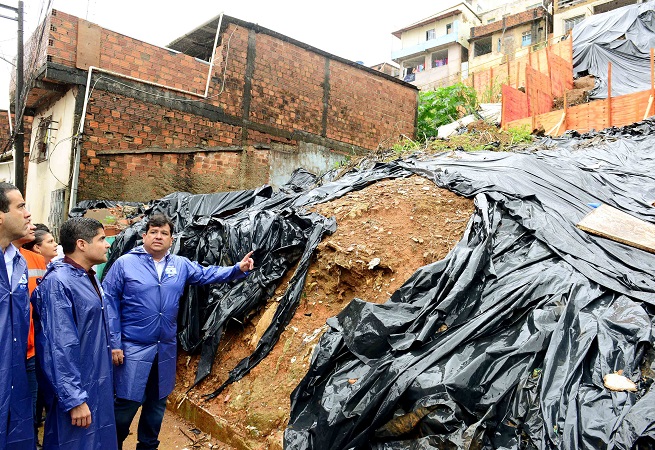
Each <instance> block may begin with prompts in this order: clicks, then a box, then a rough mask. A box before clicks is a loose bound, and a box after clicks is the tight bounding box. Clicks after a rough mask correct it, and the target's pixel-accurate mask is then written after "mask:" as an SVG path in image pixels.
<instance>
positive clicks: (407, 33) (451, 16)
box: [392, 0, 552, 89]
mask: <svg viewBox="0 0 655 450" xmlns="http://www.w3.org/2000/svg"><path fill="white" fill-rule="evenodd" d="M550 2H551V0H515V1H508V0H504V1H502V0H500V1H498V0H496V1H486V2H484V1H476V0H465V1H463V2H460V3H457V4H455V5H454V6H451V7H449V8H446V9H443V10H441V11H439V12H437V13H436V14H434V15H432V16H430V17H428V18H425V19H423V20H420V21H418V22H415V23H413V24H410V25H408V26H406V27H404V28H402V29H400V30H398V31H394V32H393V33H392V34H393V36H395V37H397V38H398V39H400V41H401V48H400V49H399V50H396V51H394V52H392V60H393V61H394V62H396V63H397V64H399V65H400V78H402V79H403V80H404V81H407V82H409V83H412V84H414V85H415V86H417V87H418V88H419V89H433V88H435V87H439V86H448V85H451V84H453V83H456V82H458V81H461V80H462V79H465V78H467V77H468V74H469V72H471V71H475V70H481V69H483V68H486V67H489V66H492V65H494V64H500V63H502V62H504V61H505V60H507V59H508V58H513V57H514V56H515V55H517V54H519V55H520V54H521V53H522V52H526V53H527V52H528V51H529V49H530V47H531V46H535V45H536V44H539V43H543V42H545V40H546V38H547V35H548V33H549V32H550V31H551V30H552V16H551V15H550V14H549V12H548V11H549V3H550Z"/></svg>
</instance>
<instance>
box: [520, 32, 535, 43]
mask: <svg viewBox="0 0 655 450" xmlns="http://www.w3.org/2000/svg"><path fill="white" fill-rule="evenodd" d="M530 44H532V31H524V32H523V34H522V35H521V47H528V46H529V45H530Z"/></svg>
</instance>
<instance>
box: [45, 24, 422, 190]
mask: <svg viewBox="0 0 655 450" xmlns="http://www.w3.org/2000/svg"><path fill="white" fill-rule="evenodd" d="M49 20H50V27H49V30H50V31H49V39H48V43H47V47H48V58H47V59H48V64H51V65H56V66H57V70H59V71H60V72H61V71H62V70H64V69H65V71H67V72H68V75H67V76H69V79H76V80H78V81H77V83H80V85H79V88H78V89H79V93H78V98H83V95H82V94H83V92H84V89H85V87H84V86H83V85H82V84H81V83H82V82H81V81H79V80H82V79H84V81H86V79H85V77H86V71H83V70H80V69H77V68H76V55H77V35H78V23H83V22H79V19H78V18H77V17H74V16H71V15H68V14H65V13H62V12H60V11H53V15H52V17H51V18H50V19H49ZM224 25H225V27H224V29H223V31H222V34H221V40H220V42H219V46H218V47H217V49H216V61H215V65H214V68H213V71H212V81H211V83H210V89H209V92H208V94H209V98H208V99H200V98H198V97H195V96H192V95H188V94H184V93H181V92H176V91H170V90H166V89H163V88H159V87H153V86H151V85H145V84H140V83H137V82H135V81H133V80H132V81H130V80H121V79H120V78H117V77H114V76H111V75H105V74H102V73H100V74H99V76H101V77H103V78H104V80H100V82H98V83H95V80H97V79H98V78H96V76H95V75H94V90H93V92H92V95H91V98H90V101H89V104H88V109H87V115H86V122H85V132H84V135H85V136H84V140H83V143H82V155H81V166H80V186H79V193H78V198H79V199H80V200H82V199H89V198H110V199H122V200H139V201H147V200H150V199H153V198H158V197H161V196H163V195H165V194H167V193H169V192H171V191H176V190H182V191H189V192H193V193H200V192H212V191H221V190H230V189H244V188H253V187H257V186H260V185H261V184H264V183H267V182H268V181H269V175H270V173H269V172H270V167H269V149H270V146H269V144H271V143H282V144H286V145H291V146H296V145H297V144H298V142H299V140H306V141H307V142H313V143H315V144H318V145H322V146H323V147H324V148H326V150H328V151H334V152H337V153H343V152H346V151H349V152H351V151H352V150H351V149H356V150H357V151H362V150H364V149H370V150H375V149H377V148H378V145H379V144H380V143H381V142H390V141H391V143H393V141H395V140H396V139H398V137H399V136H400V135H401V134H405V135H413V133H414V127H415V115H416V103H417V91H416V89H415V88H413V87H412V86H409V85H406V84H403V83H398V82H397V81H396V80H393V79H390V78H389V77H385V76H384V75H382V74H380V73H378V72H374V71H372V70H369V69H364V68H363V67H361V66H358V65H355V64H354V63H348V62H347V61H345V60H341V59H340V58H337V57H334V56H333V55H329V54H327V53H324V52H321V51H317V50H316V49H312V48H311V47H308V46H306V45H304V44H302V43H299V42H297V41H293V40H292V39H289V38H286V37H284V36H281V35H278V34H276V33H274V32H270V30H265V29H261V28H260V27H258V26H254V25H252V24H245V23H244V22H241V21H238V20H236V19H234V20H232V21H226V22H225V23H224ZM247 25H248V26H247ZM100 33H101V42H102V45H101V46H100V48H99V52H100V54H99V59H100V67H102V68H103V69H106V70H111V71H115V72H119V73H121V74H124V75H127V76H130V77H134V78H138V79H143V80H147V81H151V82H154V83H158V84H163V85H166V86H171V87H175V88H178V89H182V90H186V91H191V92H203V93H204V90H205V83H206V78H207V73H208V70H209V64H207V63H205V62H202V61H198V60H196V59H195V58H193V57H191V56H187V55H184V54H182V53H176V52H174V51H172V50H168V49H165V48H160V47H156V46H153V45H150V44H146V43H144V42H141V41H137V40H135V39H132V38H129V37H127V36H124V35H121V34H119V33H115V32H112V31H109V30H104V29H101V30H100ZM61 67H64V69H61ZM56 73H57V71H56V70H50V71H48V76H51V77H53V78H52V79H51V81H56V82H59V83H61V82H62V81H63V80H62V79H56V75H53V74H56ZM75 77H77V78H75ZM110 79H113V80H116V81H119V83H114V82H112V81H108V80H110ZM126 85H130V86H132V87H138V88H139V89H132V88H130V87H125V86H126ZM145 90H148V92H150V93H152V95H151V94H144V93H143V92H145ZM139 91H142V92H139ZM162 99H163V100H162ZM389 145H391V144H389Z"/></svg>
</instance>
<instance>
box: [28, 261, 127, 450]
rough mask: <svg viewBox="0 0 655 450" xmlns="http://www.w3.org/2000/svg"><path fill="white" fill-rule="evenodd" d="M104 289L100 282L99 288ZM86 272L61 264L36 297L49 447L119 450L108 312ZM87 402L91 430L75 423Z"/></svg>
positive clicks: (54, 267)
mask: <svg viewBox="0 0 655 450" xmlns="http://www.w3.org/2000/svg"><path fill="white" fill-rule="evenodd" d="M98 285H99V283H98ZM103 302H104V303H105V304H106V300H104V301H101V299H100V297H99V296H98V293H97V292H96V290H95V288H94V287H93V284H92V283H91V280H90V279H89V276H88V275H87V273H86V271H85V270H84V269H81V268H77V267H74V266H72V265H70V264H68V263H66V262H63V261H55V262H53V263H51V264H50V265H49V266H48V270H47V271H46V273H45V275H44V276H43V280H42V281H41V284H39V285H38V286H37V287H36V289H35V290H34V292H33V293H32V306H33V307H34V341H35V346H36V357H37V361H38V363H39V364H38V366H39V368H40V376H41V377H42V378H41V380H43V381H44V382H43V383H41V382H40V384H39V387H40V388H42V389H43V391H44V397H45V401H46V404H47V405H48V406H49V410H48V415H47V417H46V422H45V430H44V437H43V448H44V449H47V450H50V449H62V450H64V449H65V450H105V449H109V450H111V449H116V448H117V447H118V444H117V440H116V424H115V421H114V387H113V380H112V362H111V348H110V345H109V343H110V335H109V319H108V315H107V308H106V307H105V305H103ZM84 402H86V403H87V405H88V406H89V409H90V410H91V426H89V428H86V429H85V428H81V427H77V426H74V425H72V424H71V417H70V410H71V409H72V408H74V407H76V406H79V405H81V404H82V403H84Z"/></svg>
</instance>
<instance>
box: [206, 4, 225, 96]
mask: <svg viewBox="0 0 655 450" xmlns="http://www.w3.org/2000/svg"><path fill="white" fill-rule="evenodd" d="M221 23H223V13H222V12H221V16H220V17H219V18H218V26H217V27H216V36H214V46H213V47H212V57H211V60H210V61H209V73H208V74H207V85H206V86H205V97H204V98H207V93H208V92H209V82H210V81H211V79H212V69H213V68H214V57H215V56H216V44H218V33H220V32H221Z"/></svg>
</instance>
